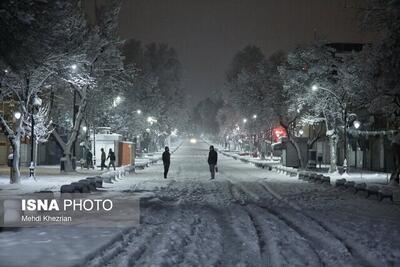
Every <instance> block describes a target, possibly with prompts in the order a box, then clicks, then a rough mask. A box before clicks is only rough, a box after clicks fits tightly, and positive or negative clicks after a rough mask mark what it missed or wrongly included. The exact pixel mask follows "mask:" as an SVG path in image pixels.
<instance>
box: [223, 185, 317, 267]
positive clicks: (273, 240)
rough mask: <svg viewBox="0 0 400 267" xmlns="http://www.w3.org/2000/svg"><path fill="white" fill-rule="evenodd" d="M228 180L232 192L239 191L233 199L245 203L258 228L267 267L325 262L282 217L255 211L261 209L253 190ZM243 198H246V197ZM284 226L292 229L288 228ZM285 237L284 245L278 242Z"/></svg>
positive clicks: (261, 251) (259, 241)
mask: <svg viewBox="0 0 400 267" xmlns="http://www.w3.org/2000/svg"><path fill="white" fill-rule="evenodd" d="M229 183H231V184H232V192H235V191H236V192H237V193H236V194H235V193H234V194H233V196H234V198H236V199H238V200H239V201H241V203H242V206H243V207H244V209H245V210H246V212H247V214H248V216H249V217H250V218H251V221H252V222H253V227H254V228H255V229H256V231H257V236H258V244H259V249H260V253H261V255H262V258H263V262H264V263H265V266H282V265H285V266H286V265H288V266H291V265H293V264H295V265H296V264H297V265H299V262H300V266H304V265H307V266H320V265H323V264H322V261H321V258H320V257H319V254H318V253H317V251H316V250H315V248H313V246H312V244H310V242H309V241H308V240H307V239H305V238H304V237H303V236H302V235H301V234H300V233H298V232H297V231H295V230H294V229H291V228H290V226H288V225H287V224H286V223H282V222H281V220H279V219H278V218H276V217H275V216H273V215H272V214H270V213H267V214H265V213H263V212H260V210H257V211H256V210H255V208H258V209H261V208H260V207H259V206H258V205H257V203H256V202H254V201H253V200H252V198H254V196H253V197H252V196H251V193H249V192H248V190H246V188H243V186H240V185H238V184H237V183H233V182H231V181H229ZM240 193H242V194H240ZM243 197H245V199H246V200H243ZM266 225H268V227H266ZM270 228H274V229H275V231H271V230H270ZM282 228H289V230H287V229H282ZM282 240H286V241H287V242H286V243H287V244H286V247H285V248H283V247H282V246H281V245H280V244H279V243H282ZM293 240H295V241H297V242H296V244H292V242H293ZM299 243H300V244H299ZM296 246H299V247H301V249H302V251H298V250H297V247H296ZM286 250H287V251H286ZM307 250H308V252H307ZM301 252H303V253H301ZM304 252H305V253H304ZM291 253H292V254H296V255H298V258H296V260H294V258H293V255H292V254H291ZM300 258H301V259H300ZM288 261H293V262H288Z"/></svg>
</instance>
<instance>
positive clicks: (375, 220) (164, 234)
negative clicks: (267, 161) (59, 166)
mask: <svg viewBox="0 0 400 267" xmlns="http://www.w3.org/2000/svg"><path fill="white" fill-rule="evenodd" d="M207 155H208V144H206V143H204V142H201V141H199V142H198V143H197V144H191V143H189V142H184V144H183V145H182V146H181V147H180V148H179V149H178V150H177V151H176V152H175V153H174V154H173V155H172V156H171V167H170V173H169V176H168V179H163V178H162V177H163V167H162V163H158V164H155V165H152V166H151V167H149V168H146V169H144V170H138V171H137V173H136V174H132V175H130V176H127V177H124V179H123V180H122V181H118V182H117V183H114V184H111V185H107V184H106V188H105V189H106V190H107V193H106V194H122V192H123V193H124V194H126V193H128V194H130V195H137V197H140V198H141V224H140V225H139V226H136V227H132V228H129V229H126V230H125V231H123V232H121V230H120V229H113V228H107V229H106V228H104V229H103V228H102V229H96V228H93V229H92V228H91V229H87V228H84V227H59V228H57V227H39V228H36V229H33V228H32V229H20V230H18V231H15V232H2V233H0V247H1V248H2V249H0V259H2V260H1V261H0V266H9V267H10V266H28V265H29V266H76V265H78V266H400V233H399V226H400V223H399V219H400V205H399V204H395V203H391V202H389V201H388V200H384V201H383V202H378V201H377V200H376V199H373V198H374V197H371V199H365V196H363V195H362V194H358V195H354V194H353V193H352V192H346V191H344V190H343V189H338V188H335V187H332V186H330V185H317V184H312V183H308V182H304V181H299V180H298V179H297V178H296V177H289V176H286V175H282V174H277V173H276V172H270V171H267V170H265V169H260V168H256V167H255V166H254V165H251V164H245V163H242V162H240V161H237V160H234V159H231V158H228V157H225V156H223V155H221V154H219V161H218V166H219V173H218V174H217V176H216V180H213V181H210V180H209V177H210V174H209V170H208V165H207ZM16 249H20V251H21V252H22V253H20V255H21V256H19V257H18V258H16V257H15V256H14V255H15V253H12V252H13V251H16ZM23 252H27V253H25V254H24V253H23ZM27 264H28V265H27Z"/></svg>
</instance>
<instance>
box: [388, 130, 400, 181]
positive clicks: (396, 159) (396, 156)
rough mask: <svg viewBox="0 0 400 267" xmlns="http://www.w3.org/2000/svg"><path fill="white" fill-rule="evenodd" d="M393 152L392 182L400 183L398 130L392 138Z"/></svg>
mask: <svg viewBox="0 0 400 267" xmlns="http://www.w3.org/2000/svg"><path fill="white" fill-rule="evenodd" d="M392 152H393V162H394V166H393V172H392V175H391V176H390V180H391V182H392V183H397V184H398V183H399V175H400V132H398V133H397V134H396V135H395V136H393V139H392Z"/></svg>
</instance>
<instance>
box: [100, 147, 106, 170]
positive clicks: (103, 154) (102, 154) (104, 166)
mask: <svg viewBox="0 0 400 267" xmlns="http://www.w3.org/2000/svg"><path fill="white" fill-rule="evenodd" d="M100 151H101V158H100V159H101V164H100V168H101V170H103V169H104V168H107V166H106V152H104V148H101V149H100Z"/></svg>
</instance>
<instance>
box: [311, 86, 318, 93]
mask: <svg viewBox="0 0 400 267" xmlns="http://www.w3.org/2000/svg"><path fill="white" fill-rule="evenodd" d="M318 89H319V87H318V85H316V84H313V86H311V90H313V91H314V92H316V91H318Z"/></svg>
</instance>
